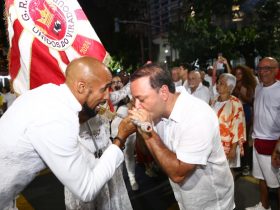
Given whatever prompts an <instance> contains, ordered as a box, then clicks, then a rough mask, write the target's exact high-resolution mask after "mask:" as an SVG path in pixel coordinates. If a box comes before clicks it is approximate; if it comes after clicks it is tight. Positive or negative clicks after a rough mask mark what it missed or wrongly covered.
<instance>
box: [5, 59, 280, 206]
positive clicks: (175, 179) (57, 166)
mask: <svg viewBox="0 0 280 210" xmlns="http://www.w3.org/2000/svg"><path fill="white" fill-rule="evenodd" d="M256 72H257V74H255V70H253V69H250V68H249V67H247V66H245V65H238V66H236V67H235V68H231V67H230V64H229V63H228V61H227V59H225V58H224V57H222V56H220V57H219V58H218V59H217V62H215V63H214V64H213V65H211V66H210V65H209V66H208V67H207V69H206V70H205V71H202V70H200V69H192V68H189V67H188V68H186V67H185V66H184V65H180V66H174V67H173V68H172V69H171V70H170V71H168V70H166V69H163V68H162V67H160V66H159V65H157V64H153V63H149V64H146V65H144V66H142V67H140V68H138V69H137V70H135V71H134V72H133V74H132V75H130V77H129V78H128V77H124V76H123V75H122V74H117V75H112V74H111V72H110V70H109V69H108V68H107V67H106V66H105V65H104V64H102V63H101V62H99V61H98V60H96V59H94V58H91V57H81V58H78V59H75V60H73V61H72V62H71V63H70V64H69V65H68V67H67V69H66V75H65V76H66V81H65V84H61V85H54V84H45V85H42V86H41V87H38V88H35V89H33V90H30V91H27V92H26V93H24V94H22V95H21V96H19V97H18V98H17V99H16V100H15V101H14V102H13V100H14V99H15V96H13V97H12V96H11V95H12V93H13V92H12V91H10V89H12V88H10V86H9V85H5V87H3V88H2V92H3V94H1V96H0V97H1V98H0V105H1V104H2V110H3V116H2V117H1V118H0V130H1V132H0V171H5V168H7V167H9V173H0V178H1V180H2V183H3V184H1V185H0V194H1V196H0V209H4V210H11V209H17V208H16V205H15V202H14V201H15V199H16V196H17V195H18V194H19V193H20V192H21V191H22V190H23V189H24V188H25V187H26V186H27V185H28V184H29V183H30V182H31V181H32V180H33V179H34V178H35V176H36V174H37V173H38V172H40V171H41V170H42V169H44V168H46V167H48V168H49V169H50V170H51V171H52V172H53V173H54V174H55V175H56V176H57V178H58V179H59V180H60V181H61V182H62V183H63V185H64V186H65V206H66V209H68V210H74V209H84V210H85V209H97V210H127V209H132V205H131V203H130V199H129V196H128V193H127V189H126V186H125V183H124V180H123V166H125V168H126V170H127V174H128V178H129V183H130V185H131V189H132V190H135V191H136V190H138V189H139V188H141V186H140V185H139V183H138V182H137V180H136V176H135V165H136V163H137V162H143V163H144V164H145V167H146V174H147V175H149V176H156V170H154V168H155V165H156V168H157V169H158V168H160V169H161V170H162V171H163V172H164V173H165V174H166V175H167V176H168V178H169V181H170V184H171V187H172V189H173V191H174V195H175V198H176V200H177V202H178V206H179V208H180V209H181V210H185V209H191V210H193V209H197V210H201V209H211V210H212V209H215V210H219V209H220V210H229V209H234V208H235V203H234V176H235V170H234V168H240V167H242V169H243V171H242V172H243V174H244V175H249V173H250V171H251V170H252V175H253V176H254V177H255V178H257V179H259V187H260V203H259V204H257V205H256V206H254V207H248V208H247V209H248V210H254V209H256V210H257V209H270V204H269V193H268V192H269V188H277V189H278V194H279V203H280V188H279V187H280V185H279V184H280V173H279V167H280V81H278V80H277V75H278V73H279V63H278V61H277V60H276V59H274V58H272V57H265V58H263V59H262V60H260V62H259V64H258V66H257V68H256ZM1 102H2V103H1ZM11 104H12V105H11ZM15 124H17V126H16V127H14V126H13V125H15ZM145 126H146V127H147V126H148V128H149V129H144V128H143V127H145ZM123 162H124V164H122V163H123ZM279 206H280V205H279Z"/></svg>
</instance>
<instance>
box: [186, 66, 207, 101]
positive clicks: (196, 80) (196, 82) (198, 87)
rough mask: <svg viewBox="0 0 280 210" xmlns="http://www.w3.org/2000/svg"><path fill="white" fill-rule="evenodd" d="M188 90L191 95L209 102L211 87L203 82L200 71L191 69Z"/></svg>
mask: <svg viewBox="0 0 280 210" xmlns="http://www.w3.org/2000/svg"><path fill="white" fill-rule="evenodd" d="M187 91H188V92H189V93H190V94H191V95H193V96H195V97H197V98H199V99H201V100H203V101H205V102H206V103H207V104H209V101H210V92H209V89H208V88H207V87H205V86H204V85H203V84H202V81H201V75H200V73H199V71H191V72H190V73H189V76H188V86H187Z"/></svg>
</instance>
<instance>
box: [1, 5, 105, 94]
mask: <svg viewBox="0 0 280 210" xmlns="http://www.w3.org/2000/svg"><path fill="white" fill-rule="evenodd" d="M5 8H6V10H5V11H6V18H7V28H8V35H9V43H10V53H9V71H10V76H11V78H12V81H13V87H14V89H15V91H16V92H17V93H18V94H22V93H24V92H25V91H26V90H29V89H33V88H36V87H38V86H40V85H42V84H45V83H54V84H61V83H63V82H64V80H65V76H64V73H65V70H66V66H67V64H68V63H69V62H71V61H72V60H73V59H75V58H78V57H81V56H92V57H95V58H97V59H98V60H100V61H102V62H105V63H106V61H107V60H108V59H109V54H108V53H107V52H106V50H105V48H104V46H103V45H102V43H101V41H100V39H99V38H98V36H97V34H96V33H95V31H94V29H93V28H92V26H91V24H90V22H89V21H88V19H87V17H86V15H85V14H84V12H83V10H82V9H81V7H80V5H79V3H78V2H77V1H76V0H6V2H5Z"/></svg>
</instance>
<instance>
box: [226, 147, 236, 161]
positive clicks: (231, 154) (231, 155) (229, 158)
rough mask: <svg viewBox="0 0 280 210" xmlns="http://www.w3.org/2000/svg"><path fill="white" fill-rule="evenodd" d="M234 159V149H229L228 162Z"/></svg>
mask: <svg viewBox="0 0 280 210" xmlns="http://www.w3.org/2000/svg"><path fill="white" fill-rule="evenodd" d="M235 157H236V147H235V148H231V149H230V151H229V153H228V154H227V159H228V160H234V159H235Z"/></svg>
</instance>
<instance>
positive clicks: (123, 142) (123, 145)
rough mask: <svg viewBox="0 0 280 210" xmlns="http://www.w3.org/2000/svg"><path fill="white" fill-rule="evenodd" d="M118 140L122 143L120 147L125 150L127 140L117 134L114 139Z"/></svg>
mask: <svg viewBox="0 0 280 210" xmlns="http://www.w3.org/2000/svg"><path fill="white" fill-rule="evenodd" d="M116 139H117V140H118V141H119V142H120V143H121V144H120V149H121V150H122V151H123V150H124V149H125V140H124V139H122V138H120V137H118V136H116V137H115V138H114V140H116Z"/></svg>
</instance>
